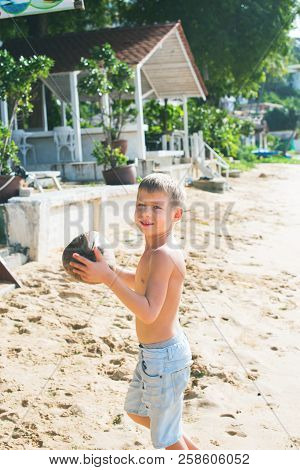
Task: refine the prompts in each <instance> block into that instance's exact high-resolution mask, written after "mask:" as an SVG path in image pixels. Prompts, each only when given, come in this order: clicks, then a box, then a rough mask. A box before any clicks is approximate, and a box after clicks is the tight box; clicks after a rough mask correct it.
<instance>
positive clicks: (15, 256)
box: [4, 253, 28, 271]
mask: <svg viewBox="0 0 300 470" xmlns="http://www.w3.org/2000/svg"><path fill="white" fill-rule="evenodd" d="M4 261H5V264H6V266H7V267H8V268H9V269H10V270H11V271H12V270H13V269H15V268H18V267H19V266H22V265H23V264H25V263H27V261H28V256H26V255H24V253H12V254H11V255H9V256H6V257H5V258H4Z"/></svg>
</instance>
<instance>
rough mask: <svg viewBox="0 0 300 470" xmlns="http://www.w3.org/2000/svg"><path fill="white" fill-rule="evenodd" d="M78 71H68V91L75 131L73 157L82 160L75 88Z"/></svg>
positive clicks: (76, 91) (77, 97) (78, 110)
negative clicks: (69, 92)
mask: <svg viewBox="0 0 300 470" xmlns="http://www.w3.org/2000/svg"><path fill="white" fill-rule="evenodd" d="M78 73H79V72H77V71H75V72H70V91H71V105H72V121H73V129H74V132H75V158H76V160H77V161H78V162H82V145H81V130H80V109H79V96H78V88H77V75H78Z"/></svg>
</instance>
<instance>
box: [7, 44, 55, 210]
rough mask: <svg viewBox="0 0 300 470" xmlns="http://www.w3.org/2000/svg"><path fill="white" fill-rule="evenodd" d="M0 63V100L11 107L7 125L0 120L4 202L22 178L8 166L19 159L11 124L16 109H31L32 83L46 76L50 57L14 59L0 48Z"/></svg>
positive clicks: (50, 64) (14, 194) (49, 65)
mask: <svg viewBox="0 0 300 470" xmlns="http://www.w3.org/2000/svg"><path fill="white" fill-rule="evenodd" d="M0 64H1V67H0V100H2V101H6V102H7V103H8V104H9V107H10V110H11V112H10V119H9V122H8V123H7V125H5V126H4V124H3V123H0V202H6V201H7V200H8V199H9V198H10V197H13V196H16V195H18V188H19V185H20V181H21V180H22V179H23V178H21V177H20V176H19V175H18V172H15V171H14V168H12V167H11V166H12V165H13V164H17V163H20V162H19V159H18V157H17V153H18V147H17V145H16V144H15V143H14V142H13V141H12V139H11V131H12V128H13V124H14V121H15V118H16V115H17V113H18V112H19V111H23V112H26V113H30V112H31V111H32V109H33V106H32V104H31V92H32V86H33V84H34V83H35V82H36V80H37V79H39V78H46V77H47V76H48V74H49V70H50V67H51V66H52V65H53V60H52V59H50V58H48V57H46V56H41V55H40V56H33V57H28V58H26V57H23V56H21V57H20V58H19V59H18V60H16V59H15V58H14V57H13V56H12V55H11V54H9V52H8V51H7V50H6V49H3V50H0ZM5 124H6V123H5ZM23 173H25V172H23ZM14 177H15V180H14ZM8 181H9V183H8Z"/></svg>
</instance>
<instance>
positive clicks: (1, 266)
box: [0, 256, 22, 287]
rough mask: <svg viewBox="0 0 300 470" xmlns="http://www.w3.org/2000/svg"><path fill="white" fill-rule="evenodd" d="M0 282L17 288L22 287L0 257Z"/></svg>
mask: <svg viewBox="0 0 300 470" xmlns="http://www.w3.org/2000/svg"><path fill="white" fill-rule="evenodd" d="M0 282H10V283H12V284H16V286H17V287H22V284H21V282H20V281H19V280H18V279H17V277H16V276H15V275H14V274H13V273H12V272H11V271H10V269H9V268H8V266H7V265H6V263H5V261H4V259H3V258H2V257H1V256H0Z"/></svg>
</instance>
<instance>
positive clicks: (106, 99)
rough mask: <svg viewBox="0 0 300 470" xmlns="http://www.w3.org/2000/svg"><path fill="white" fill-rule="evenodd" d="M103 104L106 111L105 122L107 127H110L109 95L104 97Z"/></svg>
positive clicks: (102, 98)
mask: <svg viewBox="0 0 300 470" xmlns="http://www.w3.org/2000/svg"><path fill="white" fill-rule="evenodd" d="M101 104H102V108H103V111H104V117H103V122H104V124H105V126H109V96H108V94H107V93H106V94H105V95H102V97H101Z"/></svg>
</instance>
